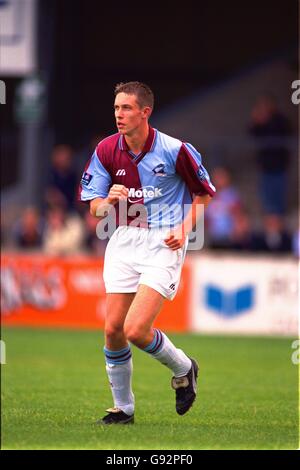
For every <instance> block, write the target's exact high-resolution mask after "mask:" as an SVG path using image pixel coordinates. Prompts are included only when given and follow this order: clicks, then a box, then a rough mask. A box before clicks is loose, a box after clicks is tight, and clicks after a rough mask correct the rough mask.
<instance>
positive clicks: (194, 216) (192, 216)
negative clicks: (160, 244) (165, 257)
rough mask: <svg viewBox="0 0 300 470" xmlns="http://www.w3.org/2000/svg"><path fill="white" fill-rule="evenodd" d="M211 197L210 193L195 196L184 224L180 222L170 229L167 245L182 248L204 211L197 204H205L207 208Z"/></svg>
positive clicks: (166, 239)
mask: <svg viewBox="0 0 300 470" xmlns="http://www.w3.org/2000/svg"><path fill="white" fill-rule="evenodd" d="M211 199H212V198H211V196H209V194H206V195H204V196H195V198H194V200H193V203H192V204H191V207H190V210H189V212H188V214H187V216H186V217H185V219H184V220H183V222H182V224H180V225H179V226H178V227H175V228H174V229H173V230H170V233H169V234H168V235H167V238H165V240H164V241H165V243H166V245H167V246H168V247H169V248H171V250H179V248H182V246H183V245H184V243H185V240H186V236H187V235H188V234H189V233H190V232H191V231H192V230H193V228H194V227H195V225H196V224H197V223H198V221H199V218H200V217H201V215H202V211H197V206H199V205H200V204H203V205H204V209H205V208H206V207H207V206H208V204H209V203H210V201H211Z"/></svg>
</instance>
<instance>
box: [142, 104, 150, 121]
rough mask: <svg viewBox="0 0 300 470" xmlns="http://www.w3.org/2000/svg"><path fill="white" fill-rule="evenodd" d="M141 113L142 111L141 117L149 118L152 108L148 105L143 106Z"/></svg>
mask: <svg viewBox="0 0 300 470" xmlns="http://www.w3.org/2000/svg"><path fill="white" fill-rule="evenodd" d="M142 113H143V117H145V118H149V117H150V116H151V113H152V108H150V106H145V107H144V109H143V111H142Z"/></svg>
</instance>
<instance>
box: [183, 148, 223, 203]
mask: <svg viewBox="0 0 300 470" xmlns="http://www.w3.org/2000/svg"><path fill="white" fill-rule="evenodd" d="M176 172H177V173H178V174H179V175H180V176H181V178H182V179H183V180H184V182H185V183H186V185H187V187H188V188H189V191H190V192H191V193H192V194H196V195H198V196H204V195H205V194H209V195H210V196H211V197H213V196H214V194H215V192H216V188H215V187H214V185H213V184H212V183H211V181H210V178H209V174H208V172H207V171H206V169H205V168H204V166H203V165H202V158H201V155H200V153H199V152H198V151H197V150H196V149H195V148H194V147H193V146H192V145H191V144H188V143H183V144H182V146H181V148H180V150H179V153H178V155H177V159H176Z"/></svg>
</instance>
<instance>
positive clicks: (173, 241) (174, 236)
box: [164, 225, 186, 251]
mask: <svg viewBox="0 0 300 470" xmlns="http://www.w3.org/2000/svg"><path fill="white" fill-rule="evenodd" d="M185 239H186V234H185V233H184V230H183V227H182V225H180V226H179V227H176V228H174V229H173V230H171V231H170V233H169V234H168V235H167V237H166V238H165V239H164V242H165V243H166V245H167V246H168V247H169V248H170V249H171V250H173V251H175V250H179V249H180V248H182V247H183V245H184V244H185Z"/></svg>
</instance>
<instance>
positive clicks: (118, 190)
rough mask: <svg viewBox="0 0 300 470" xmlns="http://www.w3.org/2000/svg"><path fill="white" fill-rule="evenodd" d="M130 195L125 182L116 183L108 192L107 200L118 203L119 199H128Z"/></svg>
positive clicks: (110, 202)
mask: <svg viewBox="0 0 300 470" xmlns="http://www.w3.org/2000/svg"><path fill="white" fill-rule="evenodd" d="M127 197H128V189H127V188H126V187H125V186H124V185H123V184H114V185H113V186H112V187H111V188H110V191H109V193H108V196H107V202H108V203H109V204H116V203H117V202H119V201H126V199H127Z"/></svg>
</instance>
